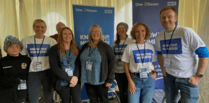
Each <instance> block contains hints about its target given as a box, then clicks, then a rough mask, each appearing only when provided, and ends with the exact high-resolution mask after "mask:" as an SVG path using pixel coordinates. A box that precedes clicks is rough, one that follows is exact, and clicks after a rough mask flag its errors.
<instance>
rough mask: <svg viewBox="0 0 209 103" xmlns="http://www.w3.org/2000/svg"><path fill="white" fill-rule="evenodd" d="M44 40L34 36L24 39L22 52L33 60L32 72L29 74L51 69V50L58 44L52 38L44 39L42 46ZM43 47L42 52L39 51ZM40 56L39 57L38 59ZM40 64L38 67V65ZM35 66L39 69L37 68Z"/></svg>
mask: <svg viewBox="0 0 209 103" xmlns="http://www.w3.org/2000/svg"><path fill="white" fill-rule="evenodd" d="M42 41H43V39H38V38H35V42H36V48H35V42H34V35H33V36H30V37H26V38H24V39H23V40H22V41H21V42H22V44H23V50H22V51H21V54H22V55H28V56H29V57H30V58H31V64H30V70H29V72H38V71H44V70H46V69H49V68H50V66H49V49H50V47H52V46H53V45H55V44H56V43H57V42H56V41H55V40H54V39H53V38H50V37H46V36H45V38H44V42H43V44H42ZM40 47H41V50H40V51H39V49H40ZM37 56H38V57H37ZM36 64H38V65H36ZM35 65H36V66H37V67H35Z"/></svg>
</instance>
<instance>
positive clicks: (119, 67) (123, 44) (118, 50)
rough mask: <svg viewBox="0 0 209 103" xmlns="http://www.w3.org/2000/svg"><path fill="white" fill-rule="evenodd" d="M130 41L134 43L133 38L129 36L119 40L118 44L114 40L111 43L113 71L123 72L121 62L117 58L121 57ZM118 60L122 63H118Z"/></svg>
mask: <svg viewBox="0 0 209 103" xmlns="http://www.w3.org/2000/svg"><path fill="white" fill-rule="evenodd" d="M132 43H134V40H133V39H131V38H127V39H126V40H121V41H120V43H119V44H118V45H116V44H115V42H114V43H113V44H112V48H113V50H114V54H115V73H125V69H124V66H123V62H122V61H119V59H121V58H122V56H123V52H124V49H125V48H126V46H127V45H128V44H132ZM119 62H120V64H122V65H118V64H119Z"/></svg>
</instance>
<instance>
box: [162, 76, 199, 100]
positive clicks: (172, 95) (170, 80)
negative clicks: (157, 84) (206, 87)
mask: <svg viewBox="0 0 209 103" xmlns="http://www.w3.org/2000/svg"><path fill="white" fill-rule="evenodd" d="M188 80H189V78H176V77H174V76H172V75H170V74H168V73H167V74H166V77H164V85H165V97H166V102H167V103H177V99H178V90H180V94H181V102H182V103H198V98H199V84H198V85H197V86H195V85H192V84H190V83H189V81H188Z"/></svg>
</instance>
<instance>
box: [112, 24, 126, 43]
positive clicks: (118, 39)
mask: <svg viewBox="0 0 209 103" xmlns="http://www.w3.org/2000/svg"><path fill="white" fill-rule="evenodd" d="M120 25H122V24H120ZM118 26H119V25H118ZM118 26H117V33H116V40H115V44H119V43H120V37H119V35H118ZM123 26H124V25H123ZM124 27H125V26H124ZM125 28H126V27H125ZM126 32H127V28H126ZM126 37H128V35H127V34H126Z"/></svg>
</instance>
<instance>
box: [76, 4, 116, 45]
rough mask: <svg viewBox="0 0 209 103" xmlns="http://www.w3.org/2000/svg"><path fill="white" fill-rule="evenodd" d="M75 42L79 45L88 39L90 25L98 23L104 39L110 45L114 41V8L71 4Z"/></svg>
mask: <svg viewBox="0 0 209 103" xmlns="http://www.w3.org/2000/svg"><path fill="white" fill-rule="evenodd" d="M73 18H74V31H75V39H76V43H77V44H78V45H79V46H80V47H81V46H82V45H83V44H84V43H86V42H87V41H88V34H89V30H90V27H91V26H92V25H93V24H98V25H99V26H100V27H101V28H102V32H103V35H104V40H105V42H107V43H108V44H110V45H112V43H113V41H114V8H111V7H95V6H80V5H73Z"/></svg>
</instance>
